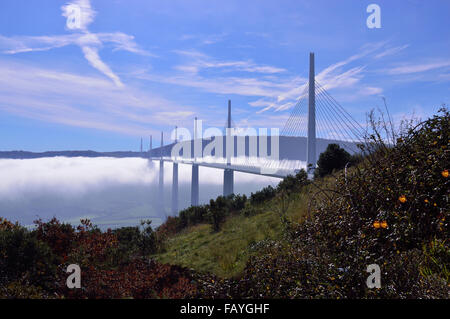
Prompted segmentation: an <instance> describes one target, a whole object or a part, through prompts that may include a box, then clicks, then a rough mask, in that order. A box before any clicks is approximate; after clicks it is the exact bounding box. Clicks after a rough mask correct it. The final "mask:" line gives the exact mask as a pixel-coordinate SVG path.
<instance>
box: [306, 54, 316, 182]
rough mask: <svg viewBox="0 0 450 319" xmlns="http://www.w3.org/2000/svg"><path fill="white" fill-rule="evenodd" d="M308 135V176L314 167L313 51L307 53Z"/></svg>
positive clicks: (314, 91)
mask: <svg viewBox="0 0 450 319" xmlns="http://www.w3.org/2000/svg"><path fill="white" fill-rule="evenodd" d="M308 97H309V99H308V137H307V147H306V167H307V172H308V175H309V176H310V177H312V176H313V174H314V170H315V168H316V162H317V159H316V156H317V155H316V87H315V71H314V53H313V52H311V53H310V54H309V90H308Z"/></svg>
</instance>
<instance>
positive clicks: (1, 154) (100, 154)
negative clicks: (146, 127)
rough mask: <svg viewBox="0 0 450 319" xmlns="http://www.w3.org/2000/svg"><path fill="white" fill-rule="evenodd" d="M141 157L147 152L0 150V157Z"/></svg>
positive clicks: (144, 156)
mask: <svg viewBox="0 0 450 319" xmlns="http://www.w3.org/2000/svg"><path fill="white" fill-rule="evenodd" d="M56 156H65V157H78V156H83V157H118V158H121V157H143V158H146V157H147V156H148V153H147V152H142V153H141V152H132V151H117V152H95V151H90V150H88V151H47V152H27V151H0V158H10V159H28V158H42V157H56Z"/></svg>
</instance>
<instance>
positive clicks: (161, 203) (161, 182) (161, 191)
mask: <svg viewBox="0 0 450 319" xmlns="http://www.w3.org/2000/svg"><path fill="white" fill-rule="evenodd" d="M163 145H164V135H163V132H161V147H160V151H161V152H160V160H159V188H158V193H159V198H158V200H159V211H160V212H161V213H164V214H165V211H164V160H163V150H162V147H163Z"/></svg>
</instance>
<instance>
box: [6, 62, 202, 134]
mask: <svg viewBox="0 0 450 319" xmlns="http://www.w3.org/2000/svg"><path fill="white" fill-rule="evenodd" d="M161 105H164V107H165V110H164V113H163V114H161ZM0 110H4V111H7V112H10V113H13V114H17V115H20V116H24V117H29V118H33V119H40V120H43V121H47V122H53V123H61V124H66V125H71V126H78V127H85V128H94V129H101V130H108V131H114V132H120V133H125V134H131V135H140V136H142V135H144V134H145V135H147V134H149V133H155V134H156V131H155V130H156V129H157V128H160V127H161V126H162V125H170V126H171V125H173V123H174V122H175V121H176V122H178V121H183V120H185V121H186V122H187V119H188V118H190V116H191V115H192V114H193V111H192V110H190V109H188V108H186V107H183V106H180V105H177V104H174V103H173V102H171V101H169V100H166V99H164V98H161V97H160V96H157V95H154V94H150V93H148V92H143V91H141V90H138V89H134V88H132V87H118V86H116V85H114V84H113V83H112V82H110V81H107V80H105V79H102V78H99V77H94V76H88V75H84V76H81V75H76V74H72V73H68V72H61V71H56V70H51V69H46V68H41V67H35V66H33V65H29V64H24V63H19V62H15V61H11V59H8V60H7V61H5V60H2V59H0ZM181 124H182V122H181V123H180V125H181Z"/></svg>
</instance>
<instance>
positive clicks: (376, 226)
mask: <svg viewBox="0 0 450 319" xmlns="http://www.w3.org/2000/svg"><path fill="white" fill-rule="evenodd" d="M380 226H381V225H380V222H379V221H377V220H376V221H374V222H373V227H374V228H380Z"/></svg>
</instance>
